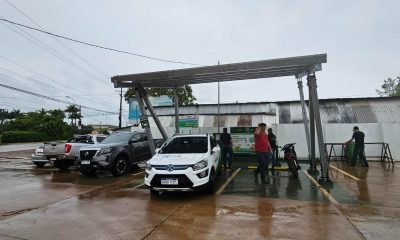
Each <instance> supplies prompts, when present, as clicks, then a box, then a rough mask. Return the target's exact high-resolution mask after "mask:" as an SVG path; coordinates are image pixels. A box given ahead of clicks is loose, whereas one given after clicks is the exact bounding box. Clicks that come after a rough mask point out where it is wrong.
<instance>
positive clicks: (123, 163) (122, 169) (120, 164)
mask: <svg viewBox="0 0 400 240" xmlns="http://www.w3.org/2000/svg"><path fill="white" fill-rule="evenodd" d="M128 168H129V161H128V159H127V158H126V157H118V158H117V159H115V162H114V165H113V167H112V169H111V173H112V174H113V175H114V176H121V175H124V174H125V173H126V172H127V171H128Z"/></svg>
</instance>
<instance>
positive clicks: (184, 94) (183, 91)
mask: <svg viewBox="0 0 400 240" xmlns="http://www.w3.org/2000/svg"><path fill="white" fill-rule="evenodd" d="M146 91H147V92H148V94H149V95H150V96H153V97H158V96H162V95H167V96H169V97H170V98H172V99H174V96H175V89H173V88H147V89H146ZM177 95H178V101H179V104H180V105H189V104H194V103H195V101H196V97H195V96H193V91H192V87H190V85H185V86H184V87H183V88H178V90H177ZM133 96H135V90H134V89H133V88H129V89H128V91H126V93H125V95H124V97H125V101H129V98H131V97H133Z"/></svg>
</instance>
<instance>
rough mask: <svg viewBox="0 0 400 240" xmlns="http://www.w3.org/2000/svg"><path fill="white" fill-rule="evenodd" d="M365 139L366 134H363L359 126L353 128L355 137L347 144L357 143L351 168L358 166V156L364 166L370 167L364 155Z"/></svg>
mask: <svg viewBox="0 0 400 240" xmlns="http://www.w3.org/2000/svg"><path fill="white" fill-rule="evenodd" d="M364 138H365V134H364V133H363V132H361V131H360V129H359V128H358V127H357V126H355V127H354V128H353V136H352V137H351V139H350V140H349V141H347V142H346V144H349V143H350V142H351V141H353V140H354V141H355V146H354V151H353V156H352V158H351V166H355V165H356V160H357V156H358V157H359V158H360V160H361V161H362V163H363V166H364V167H369V165H368V162H367V159H366V157H365V154H364V150H365V145H364Z"/></svg>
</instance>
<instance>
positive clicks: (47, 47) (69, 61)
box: [2, 23, 102, 81]
mask: <svg viewBox="0 0 400 240" xmlns="http://www.w3.org/2000/svg"><path fill="white" fill-rule="evenodd" d="M2 24H3V25H4V26H6V27H7V28H8V29H10V30H11V31H13V32H15V33H17V34H19V35H20V36H22V37H23V38H25V39H27V40H29V41H31V42H33V43H34V44H36V45H37V46H39V47H41V48H42V49H44V50H46V51H47V52H49V53H50V54H52V55H53V56H55V57H57V58H58V59H60V60H62V61H63V62H65V63H67V64H69V65H71V66H72V67H74V68H76V69H77V70H79V71H81V72H82V73H84V74H85V75H86V76H88V77H90V78H92V79H94V80H100V79H98V78H97V76H95V75H94V74H93V73H91V72H89V71H88V70H86V69H85V68H83V67H82V66H79V65H78V64H76V63H74V62H73V61H72V60H70V59H69V58H67V57H65V56H64V55H62V54H61V53H59V52H58V51H57V50H55V49H53V48H52V47H50V46H47V45H46V44H44V43H43V42H42V41H40V40H39V39H37V38H35V37H34V36H32V35H30V34H29V33H27V32H26V31H24V30H23V29H20V28H19V27H18V26H16V28H17V29H18V30H19V31H22V32H23V33H24V34H26V35H28V36H29V37H27V36H26V35H24V34H22V33H21V32H18V31H16V30H15V29H13V28H11V27H9V26H7V25H5V24H4V23H2ZM100 81H102V80H100Z"/></svg>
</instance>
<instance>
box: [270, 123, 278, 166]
mask: <svg viewBox="0 0 400 240" xmlns="http://www.w3.org/2000/svg"><path fill="white" fill-rule="evenodd" d="M268 140H269V145H270V146H271V148H272V156H271V159H272V168H274V167H276V166H278V161H277V160H278V159H277V158H278V146H277V144H276V135H275V134H274V133H273V132H272V128H268Z"/></svg>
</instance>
